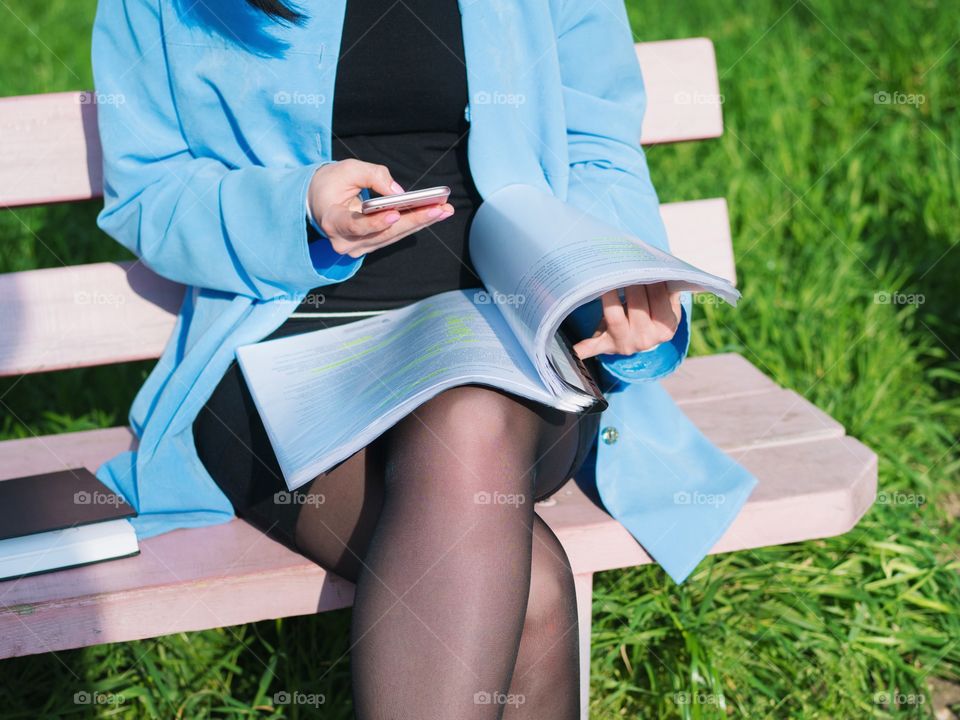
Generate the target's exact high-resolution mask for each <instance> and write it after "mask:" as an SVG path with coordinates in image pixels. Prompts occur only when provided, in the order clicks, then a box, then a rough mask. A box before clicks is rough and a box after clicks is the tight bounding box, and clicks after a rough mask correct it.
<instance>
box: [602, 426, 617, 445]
mask: <svg viewBox="0 0 960 720" xmlns="http://www.w3.org/2000/svg"><path fill="white" fill-rule="evenodd" d="M619 437H620V433H619V432H618V431H617V429H616V428H615V427H613V426H607V427H605V428H604V429H603V430H601V431H600V439H601V440H603V441H604V442H605V443H606V444H607V445H613V444H614V443H615V442H616V441H617V439H618V438H619Z"/></svg>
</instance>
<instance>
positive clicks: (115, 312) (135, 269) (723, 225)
mask: <svg viewBox="0 0 960 720" xmlns="http://www.w3.org/2000/svg"><path fill="white" fill-rule="evenodd" d="M675 205H676V206H679V207H675ZM662 208H663V210H662V212H663V217H664V220H665V222H666V224H667V231H668V233H669V236H670V242H671V243H673V244H674V245H675V250H676V252H677V254H678V255H679V256H680V257H682V258H683V259H685V260H689V261H691V262H697V263H698V264H700V265H702V266H704V269H705V270H708V271H709V272H713V273H715V274H722V275H724V276H725V277H729V278H731V279H732V273H733V249H732V246H731V245H730V231H729V228H730V225H729V221H728V217H727V205H726V202H725V201H724V200H699V201H695V202H685V203H674V204H666V205H663V206H662ZM104 242H110V241H109V240H107V239H104ZM700 258H702V261H701V260H700ZM182 298H183V287H182V286H180V285H177V284H175V283H171V282H169V281H168V280H165V279H163V278H160V277H158V276H156V275H154V274H153V273H152V272H151V271H150V270H149V269H147V268H146V267H145V266H144V265H143V263H140V262H133V263H130V262H120V263H94V264H90V265H77V266H73V267H63V268H47V269H43V270H27V271H23V272H18V273H7V274H5V275H0V306H2V307H3V308H4V316H5V320H4V322H3V323H2V324H0V376H2V375H20V374H23V373H33V372H43V371H49V370H63V369H67V368H75V367H88V366H91V365H104V364H108V363H118V362H129V361H132V360H146V359H150V358H156V357H159V356H160V353H161V351H162V350H163V347H164V345H165V344H166V342H167V338H168V337H169V336H170V331H171V329H172V328H173V323H174V319H175V315H176V312H177V309H178V308H179V305H180V302H181V300H182Z"/></svg>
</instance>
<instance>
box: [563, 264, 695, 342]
mask: <svg viewBox="0 0 960 720" xmlns="http://www.w3.org/2000/svg"><path fill="white" fill-rule="evenodd" d="M623 294H624V297H625V302H621V301H620V294H619V292H618V291H617V290H611V291H610V292H608V293H604V294H603V295H601V296H600V300H601V301H602V303H603V318H602V319H601V320H600V324H599V325H598V326H597V330H596V332H594V333H593V337H590V338H587V339H586V340H581V341H580V342H578V343H577V344H576V345H574V346H573V349H574V351H575V352H576V353H577V355H579V356H580V358H581V359H585V358H588V357H593V356H594V355H603V354H609V355H633V354H634V353H637V352H642V351H644V350H650V349H652V348H654V347H656V346H657V345H659V344H660V343H663V342H667V341H668V340H671V339H672V338H673V336H674V334H675V333H676V332H677V326H679V324H680V293H678V292H675V293H671V292H668V291H667V284H666V283H662V282H659V283H653V284H650V285H631V286H630V287H628V288H625V289H624V291H623Z"/></svg>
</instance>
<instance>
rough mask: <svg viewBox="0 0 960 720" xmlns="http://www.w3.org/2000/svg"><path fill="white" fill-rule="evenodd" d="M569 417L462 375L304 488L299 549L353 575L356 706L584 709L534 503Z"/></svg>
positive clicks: (566, 715) (556, 482)
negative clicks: (460, 381)
mask: <svg viewBox="0 0 960 720" xmlns="http://www.w3.org/2000/svg"><path fill="white" fill-rule="evenodd" d="M578 431H579V428H578V427H577V419H576V417H575V416H572V415H567V414H564V413H561V412H559V411H555V410H551V409H548V408H544V407H543V406H540V405H537V404H535V403H530V402H526V401H522V400H518V399H517V398H515V397H513V396H510V395H508V394H506V393H501V392H499V391H495V390H491V389H489V388H483V387H475V386H469V387H461V388H456V389H454V390H450V391H447V392H445V393H443V394H441V395H439V396H437V397H436V398H434V399H433V400H431V401H429V402H428V403H426V404H424V405H423V406H421V407H420V408H419V409H418V410H417V411H416V412H415V413H414V414H413V415H411V416H409V417H407V418H406V419H404V420H403V421H401V422H400V423H398V424H397V425H396V426H394V427H393V428H392V429H391V430H390V431H388V432H387V433H386V434H384V435H383V436H381V438H379V439H378V440H377V441H376V442H375V443H373V444H372V445H371V446H369V447H368V448H366V450H364V451H362V452H360V453H358V454H357V455H354V456H353V457H352V458H350V459H349V460H347V461H345V462H344V463H342V464H340V465H339V466H338V467H337V468H335V469H334V470H332V471H330V472H328V473H326V474H324V475H321V476H319V477H318V478H316V479H315V480H313V481H312V482H311V483H310V484H309V486H307V487H305V488H303V489H302V490H303V491H304V492H305V493H307V495H313V496H314V498H315V499H317V501H315V502H308V503H306V504H304V506H303V508H302V510H301V511H300V514H299V516H298V520H297V525H296V533H295V535H296V544H297V547H298V549H299V550H300V551H301V552H302V553H303V554H305V555H306V556H307V557H309V558H311V559H313V560H314V561H315V562H317V563H319V564H320V565H322V566H323V567H325V568H327V569H328V570H331V571H332V572H335V573H336V574H338V575H341V576H342V577H345V578H346V579H348V580H351V581H354V582H356V584H357V593H356V599H355V603H354V609H353V621H352V629H351V644H352V651H351V664H352V668H353V693H354V702H355V708H356V714H357V717H358V718H360V720H375V719H376V720H380V719H386V718H390V719H391V720H394V719H406V718H410V719H415V720H432V719H437V720H449V719H450V718H456V719H458V720H460V719H463V720H473V719H476V720H493V719H497V718H501V717H502V718H509V720H528V719H530V720H532V719H533V718H551V719H556V720H565V719H569V720H573V719H574V718H576V717H578V714H579V687H578V681H579V678H578V676H579V659H578V633H577V609H576V599H575V591H574V583H573V575H572V572H571V569H570V565H569V563H568V561H567V558H566V556H565V554H564V551H563V548H562V547H561V545H560V543H559V541H558V540H557V538H556V537H555V536H554V534H553V532H552V531H551V530H550V529H549V527H548V526H547V525H546V523H544V522H543V521H542V520H541V519H540V518H539V516H537V514H536V513H535V512H534V505H533V503H534V500H535V499H542V497H544V496H545V495H546V494H549V492H552V491H554V490H556V489H557V488H559V487H560V486H561V485H562V484H563V483H564V481H565V480H566V479H567V477H568V473H569V470H570V466H571V463H572V462H573V460H574V456H575V454H576V449H577V443H578ZM257 514H258V515H259V516H260V517H263V516H264V514H265V513H264V511H263V510H262V509H260V511H259V513H257Z"/></svg>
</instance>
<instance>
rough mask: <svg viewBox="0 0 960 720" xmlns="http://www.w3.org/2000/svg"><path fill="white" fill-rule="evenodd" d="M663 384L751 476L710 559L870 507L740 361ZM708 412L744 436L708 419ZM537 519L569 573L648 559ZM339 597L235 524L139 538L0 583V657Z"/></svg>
mask: <svg viewBox="0 0 960 720" xmlns="http://www.w3.org/2000/svg"><path fill="white" fill-rule="evenodd" d="M665 386H666V387H667V389H668V390H669V391H670V393H671V394H672V396H673V397H674V399H675V400H676V401H677V402H678V403H679V404H680V405H681V406H682V407H683V408H684V409H685V410H686V411H687V412H688V413H689V414H690V416H691V418H692V419H693V420H694V422H697V423H698V424H699V425H700V427H701V429H702V430H703V431H704V432H705V433H706V434H707V435H708V436H709V437H711V439H712V440H714V442H717V443H718V444H719V445H720V447H722V448H723V449H725V450H726V451H727V452H729V453H730V454H731V455H732V456H733V457H734V458H736V459H737V460H738V461H739V462H741V463H743V464H744V465H745V466H746V467H747V468H748V469H750V470H751V472H753V473H754V474H755V475H756V476H757V477H758V478H759V479H760V483H761V484H760V486H759V488H758V489H757V490H756V491H755V492H754V494H753V496H752V497H751V498H750V500H749V502H748V503H747V506H746V508H745V509H744V511H743V512H742V513H741V515H740V517H738V519H737V520H736V522H735V523H734V524H733V526H732V527H731V528H730V530H729V531H728V532H727V533H726V534H725V535H724V537H723V538H722V539H721V540H720V541H719V542H718V543H717V546H716V547H715V548H714V549H713V551H712V552H729V551H732V550H744V549H750V548H757V547H762V546H765V545H773V544H781V543H785V542H795V541H799V540H804V539H809V538H815V537H825V536H829V535H835V534H838V533H842V532H845V531H847V530H849V529H850V528H851V527H853V525H854V524H855V523H856V521H857V519H859V518H860V517H861V516H862V515H863V513H864V512H865V511H866V510H867V508H868V507H869V506H870V503H871V502H872V499H873V497H874V494H875V486H876V457H875V456H874V454H873V453H872V452H870V451H869V450H868V449H867V448H865V447H864V446H862V445H861V444H860V443H858V442H857V441H856V440H854V439H852V438H849V437H846V436H844V435H843V430H842V428H841V427H840V426H838V425H836V424H835V423H833V421H829V422H828V423H826V425H827V426H828V427H829V432H825V431H824V427H825V424H824V418H826V416H825V415H823V413H822V412H820V411H819V410H817V409H816V408H814V407H813V406H812V405H810V404H809V403H807V402H806V401H805V400H803V399H802V398H799V396H795V395H793V394H791V393H787V392H786V391H783V390H781V389H779V388H778V386H777V385H776V384H775V383H774V382H773V381H772V380H770V379H769V378H767V377H766V376H765V375H764V374H763V373H761V372H760V371H758V370H757V369H756V368H754V367H753V366H752V365H751V364H750V363H749V362H747V361H746V360H744V359H743V358H742V357H740V356H738V355H732V354H727V355H715V356H711V357H705V358H692V359H690V360H688V361H687V362H686V363H685V364H684V366H683V368H682V371H681V372H678V373H677V374H675V375H674V376H672V377H671V378H670V379H669V380H668V381H667V382H666V383H665ZM731 407H733V408H736V409H735V410H733V411H731V410H730V408H731ZM719 417H722V418H724V419H725V420H726V421H727V423H728V424H729V425H732V426H739V427H741V428H743V433H741V434H736V433H729V432H727V431H726V430H725V428H723V427H721V425H722V423H717V422H713V421H710V420H709V419H710V418H719ZM755 418H760V419H759V420H756V419H755ZM827 420H829V418H827ZM132 443H133V439H132V437H131V434H130V431H129V430H128V429H127V428H112V429H107V430H94V431H89V432H83V433H71V434H64V435H56V436H48V437H42V438H37V437H34V438H29V439H25V440H12V441H6V442H0V478H8V477H17V476H20V475H25V474H28V473H38V472H45V471H48V470H54V469H57V468H63V467H76V466H78V465H83V466H86V467H89V468H91V469H95V468H96V467H97V466H98V465H99V464H100V463H101V462H102V461H103V460H105V459H106V458H108V457H111V456H112V455H114V454H115V453H117V452H120V451H122V450H125V449H128V448H130V447H132ZM538 510H539V512H540V513H541V515H542V516H543V517H544V519H545V520H546V521H547V522H548V523H549V524H550V526H551V527H552V528H553V529H554V531H555V532H556V533H557V535H558V536H559V537H560V539H561V541H562V542H563V544H564V547H565V548H566V550H567V553H568V554H569V556H570V560H571V563H572V565H573V568H574V571H575V572H576V573H577V574H578V575H580V576H584V575H589V574H591V573H593V572H596V571H599V570H608V569H613V568H618V567H630V566H634V565H641V564H646V563H649V562H650V561H651V560H650V558H649V556H648V555H647V554H646V553H645V552H644V551H643V549H642V548H641V547H640V546H639V545H638V544H637V543H636V541H634V539H633V538H632V537H631V536H630V534H629V533H628V532H627V531H626V529H624V528H623V526H621V525H620V524H619V523H617V522H616V521H614V520H613V519H612V518H611V517H610V516H609V515H607V514H606V512H604V511H603V510H602V509H601V508H599V507H597V506H596V505H595V504H594V503H593V502H592V501H591V500H590V499H588V498H587V497H586V496H585V495H584V494H583V493H582V492H581V491H580V489H579V488H578V487H577V486H576V485H575V484H573V483H571V484H569V485H568V487H566V488H564V489H563V490H561V491H560V492H559V493H557V494H556V495H555V496H553V498H551V501H548V502H547V503H543V504H541V505H540V506H539V508H538ZM584 583H585V580H584V579H583V578H582V577H581V578H580V585H581V586H583V585H584ZM350 601H351V588H350V586H349V585H348V584H347V583H345V582H343V581H342V580H340V579H339V578H336V577H335V576H332V575H329V574H326V573H324V572H323V571H322V570H321V569H319V568H318V567H316V566H315V565H313V564H311V563H310V562H308V561H307V560H305V559H304V558H303V557H302V556H300V555H297V554H296V553H293V552H291V551H289V550H286V549H285V548H283V547H282V546H280V545H279V544H277V543H275V542H274V541H272V540H270V539H268V538H267V537H266V536H264V535H263V534H262V533H260V532H259V531H257V530H255V529H254V528H252V527H251V526H249V525H247V524H246V523H244V522H242V521H239V520H236V521H233V522H230V523H227V524H225V525H220V526H216V527H212V528H203V529H198V530H180V531H176V532H173V533H169V534H167V535H163V536H159V537H156V538H152V539H150V540H147V541H144V542H143V543H142V555H141V556H140V557H138V558H129V559H124V560H117V561H114V562H110V563H103V564H98V565H92V566H89V567H85V568H76V569H73V570H66V571H63V572H59V573H54V574H50V575H41V576H37V577H34V578H27V579H24V580H20V581H7V582H0V657H6V656H12V655H22V654H29V653H36V652H44V651H48V650H58V649H64V648H69V647H80V646H85V645H90V644H95V643H100V642H115V641H121V640H132V639H137V638H144V637H153V636H156V635H161V634H167V633H172V632H179V631H184V630H196V629H201V628H206V627H219V626H223V625H231V624H237V623H242V622H249V621H253V620H259V619H265V618H272V617H284V616H288V615H300V614H307V613H313V612H317V611H318V610H327V609H333V608H336V607H343V606H345V605H347V604H349V603H350Z"/></svg>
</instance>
